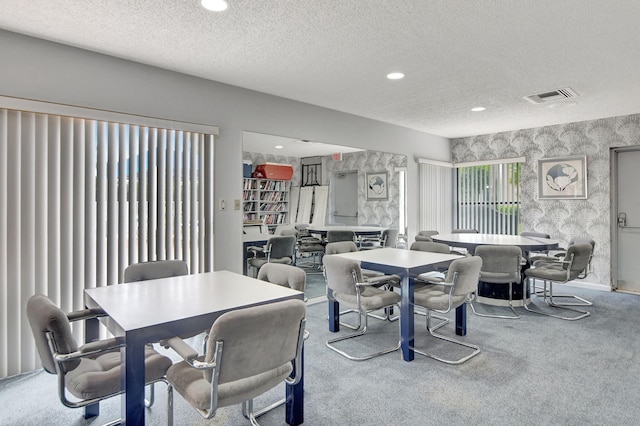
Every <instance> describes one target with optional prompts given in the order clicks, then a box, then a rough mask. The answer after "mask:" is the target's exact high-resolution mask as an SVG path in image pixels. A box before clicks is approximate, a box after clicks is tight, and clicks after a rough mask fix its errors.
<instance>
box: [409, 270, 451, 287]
mask: <svg viewBox="0 0 640 426" xmlns="http://www.w3.org/2000/svg"><path fill="white" fill-rule="evenodd" d="M415 279H416V280H419V281H420V282H423V283H427V284H442V285H446V284H450V283H445V282H444V279H445V275H444V274H443V273H442V272H438V271H431V272H425V273H423V274H420V275H418V276H417V277H416V278H415Z"/></svg>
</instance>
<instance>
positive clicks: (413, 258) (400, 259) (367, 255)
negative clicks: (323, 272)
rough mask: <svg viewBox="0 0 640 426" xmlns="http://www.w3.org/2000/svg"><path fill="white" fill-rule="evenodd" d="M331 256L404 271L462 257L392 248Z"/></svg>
mask: <svg viewBox="0 0 640 426" xmlns="http://www.w3.org/2000/svg"><path fill="white" fill-rule="evenodd" d="M332 256H342V257H346V258H348V259H353V260H358V261H360V262H368V263H376V264H379V265H387V266H394V267H398V268H404V269H413V268H418V267H421V266H425V265H433V264H436V263H442V262H450V261H452V260H455V259H460V258H462V257H464V256H461V255H457V254H444V253H431V252H426V251H418V250H404V249H398V248H392V247H385V248H379V249H373V250H362V251H355V252H351V253H342V254H336V255H332Z"/></svg>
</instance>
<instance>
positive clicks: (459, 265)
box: [414, 256, 482, 364]
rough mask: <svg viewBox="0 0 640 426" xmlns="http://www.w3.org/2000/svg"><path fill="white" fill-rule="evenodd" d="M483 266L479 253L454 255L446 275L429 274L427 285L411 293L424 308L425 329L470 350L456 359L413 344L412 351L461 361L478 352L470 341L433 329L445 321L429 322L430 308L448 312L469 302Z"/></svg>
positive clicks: (448, 362)
mask: <svg viewBox="0 0 640 426" xmlns="http://www.w3.org/2000/svg"><path fill="white" fill-rule="evenodd" d="M481 267H482V259H481V258H479V257H478V256H469V257H465V258H462V259H456V260H454V261H453V262H451V264H450V265H449V269H448V270H447V275H446V277H445V278H444V279H441V278H435V277H434V278H432V280H431V282H430V283H429V285H425V286H424V287H422V288H420V289H418V290H416V291H415V293H414V303H415V305H416V306H422V307H423V308H425V309H426V310H427V331H428V332H429V334H430V335H431V336H433V337H435V338H438V339H442V340H445V341H447V342H451V343H455V344H456V345H460V346H463V347H466V348H470V349H472V350H473V351H472V352H471V353H470V354H468V355H465V356H463V357H460V358H458V359H447V358H444V357H442V356H440V355H436V354H434V353H430V352H425V351H423V350H420V349H417V348H414V351H415V353H418V354H420V355H424V356H427V357H430V358H433V359H436V360H438V361H441V362H444V363H447V364H462V363H463V362H465V361H467V360H469V359H471V358H472V357H474V356H476V355H478V354H479V353H480V348H479V347H478V346H476V345H472V344H470V343H466V342H462V341H459V340H456V339H453V338H451V337H447V336H444V335H441V334H436V333H434V331H435V330H437V329H439V328H440V327H442V326H443V325H445V324H446V323H447V322H441V323H439V324H437V325H435V326H434V325H432V324H431V317H432V314H431V312H432V311H435V312H439V313H447V312H449V311H451V310H453V309H455V308H457V307H458V306H460V305H462V304H463V303H466V302H470V301H471V300H473V297H474V296H475V291H476V289H477V286H478V276H479V275H480V268H481Z"/></svg>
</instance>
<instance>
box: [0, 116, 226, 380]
mask: <svg viewBox="0 0 640 426" xmlns="http://www.w3.org/2000/svg"><path fill="white" fill-rule="evenodd" d="M213 140H214V136H213V135H212V134H207V133H202V132H198V131H194V132H190V131H187V130H174V129H170V128H159V127H149V126H146V125H134V124H123V123H118V122H110V121H101V120H96V119H87V118H74V117H69V116H59V115H50V114H42V113H33V112H25V111H19V110H13V109H0V378H1V377H7V376H11V375H14V374H17V373H20V372H25V371H29V370H33V369H36V368H39V367H40V365H39V361H38V358H37V354H36V349H35V344H34V340H33V336H32V333H31V330H30V328H29V324H28V321H27V318H26V315H25V305H26V302H27V299H28V298H29V297H30V296H31V295H33V294H36V293H42V294H46V295H48V296H49V297H50V298H51V299H52V300H53V302H54V303H56V304H58V305H59V306H60V307H61V309H62V310H64V311H71V310H76V309H81V308H83V306H84V303H83V296H84V294H83V290H84V289H85V288H92V287H96V286H105V285H112V284H117V283H119V282H122V276H123V271H124V268H125V267H126V266H127V265H129V264H131V263H135V262H143V261H152V260H162V259H183V260H185V261H186V262H187V264H188V265H189V269H190V271H191V272H205V271H210V270H213V148H214V147H213ZM82 332H83V330H82V329H81V327H78V328H77V329H74V333H76V334H77V335H78V337H81V336H80V335H81V333H82Z"/></svg>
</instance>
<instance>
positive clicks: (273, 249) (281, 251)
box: [247, 235, 296, 276]
mask: <svg viewBox="0 0 640 426" xmlns="http://www.w3.org/2000/svg"><path fill="white" fill-rule="evenodd" d="M249 250H250V251H252V252H253V253H254V257H251V258H249V259H248V260H247V270H248V271H249V270H251V268H254V269H255V270H256V273H255V276H257V275H258V272H257V271H259V270H260V268H261V267H262V265H264V264H265V263H283V264H285V265H291V264H292V263H295V250H296V237H295V236H294V235H281V236H273V237H271V238H269V240H268V241H267V244H266V245H265V246H264V247H250V248H249ZM251 275H253V274H251Z"/></svg>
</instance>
